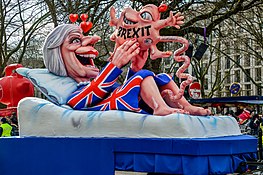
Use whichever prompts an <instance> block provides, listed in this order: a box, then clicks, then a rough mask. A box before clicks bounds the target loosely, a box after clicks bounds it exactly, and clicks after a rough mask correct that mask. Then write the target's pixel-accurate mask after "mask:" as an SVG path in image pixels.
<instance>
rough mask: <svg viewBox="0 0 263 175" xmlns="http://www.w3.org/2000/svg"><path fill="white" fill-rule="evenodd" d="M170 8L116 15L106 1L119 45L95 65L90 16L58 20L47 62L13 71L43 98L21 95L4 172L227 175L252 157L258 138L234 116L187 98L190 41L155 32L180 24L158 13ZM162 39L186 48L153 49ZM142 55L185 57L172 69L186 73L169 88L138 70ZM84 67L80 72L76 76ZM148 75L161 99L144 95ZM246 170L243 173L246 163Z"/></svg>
mask: <svg viewBox="0 0 263 175" xmlns="http://www.w3.org/2000/svg"><path fill="white" fill-rule="evenodd" d="M166 8H167V7H166V6H165V5H161V6H159V7H157V6H155V5H151V4H149V5H146V6H144V7H143V8H142V9H141V10H140V11H135V10H133V9H131V8H126V9H124V10H123V12H122V14H121V16H120V18H116V17H115V10H114V9H113V8H112V9H111V21H110V25H111V26H115V27H116V30H115V32H114V33H113V34H112V36H111V39H112V40H113V41H114V42H115V43H116V45H115V49H114V52H113V54H112V55H111V56H110V58H109V63H108V64H107V65H106V66H105V67H104V69H103V70H102V71H101V72H99V71H98V69H97V68H96V67H95V65H94V62H93V59H95V57H96V56H97V55H98V52H97V50H96V49H95V48H94V47H93V45H94V44H95V43H96V42H97V41H98V40H99V37H98V36H84V35H83V32H84V33H85V32H87V31H89V30H90V29H91V27H92V24H91V23H89V22H86V20H87V18H88V17H87V16H86V15H81V19H82V23H81V24H80V27H79V26H78V25H76V24H64V25H60V26H58V27H56V28H55V29H54V30H53V31H52V32H51V33H50V34H49V36H48V37H47V39H46V41H45V44H44V49H43V52H44V62H45V65H46V67H47V68H46V69H29V68H19V69H17V70H16V71H17V72H18V73H19V74H20V75H22V76H24V77H26V78H27V79H29V80H30V81H31V82H32V83H33V84H34V86H35V87H36V88H37V89H38V90H40V91H41V92H42V93H43V94H44V95H45V96H46V98H47V99H40V98H37V97H27V98H24V99H22V100H21V101H20V102H19V104H18V115H19V127H20V137H19V138H3V139H0V147H1V150H0V161H1V172H2V173H4V174H5V173H6V174H7V173H8V174H63V175H65V174H69V175H71V174H74V175H76V174H77V175H79V174H92V175H113V174H114V172H115V170H122V171H135V172H152V173H167V174H228V173H234V172H236V171H237V170H238V169H239V168H240V167H239V166H240V163H242V162H246V161H253V160H256V158H257V155H256V153H257V139H256V138H254V137H252V136H248V135H242V134H241V132H240V129H239V126H238V123H237V122H236V120H235V119H234V118H233V117H230V116H211V115H209V114H210V111H209V110H208V109H204V108H200V107H195V106H192V105H191V104H190V103H188V102H187V101H186V100H185V98H184V97H183V92H184V88H185V87H186V86H187V85H189V84H191V83H192V77H191V75H189V74H186V73H184V71H185V70H186V69H187V67H188V66H189V64H190V59H189V58H188V57H187V56H186V55H183V53H184V52H185V51H186V50H187V48H188V41H187V40H186V39H184V38H182V37H177V36H159V30H160V29H161V28H164V27H167V26H173V27H177V28H179V26H180V25H181V24H182V23H181V22H180V21H182V19H183V18H182V17H181V15H180V14H175V15H174V14H173V13H172V12H171V13H170V16H169V17H168V18H166V19H160V13H162V12H164V11H166ZM76 18H78V15H74V14H72V15H71V17H70V19H71V21H72V22H75V21H76ZM133 38H136V39H133ZM158 42H179V43H181V44H182V47H181V48H179V49H178V50H176V51H175V52H174V53H173V52H170V51H164V52H162V51H159V50H158V49H157V48H156V44H157V43H158ZM65 53H67V54H65ZM126 53H128V54H127V55H126V57H124V55H125V54H126ZM148 54H149V55H148ZM131 56H132V57H131ZM148 56H149V58H150V59H158V58H167V57H170V56H173V57H174V59H175V60H176V61H179V62H184V64H183V66H182V67H181V68H179V69H178V71H177V73H176V76H178V77H179V78H185V79H186V80H185V81H184V82H182V83H181V85H180V88H175V89H169V85H168V84H169V83H170V82H171V77H169V75H167V74H158V75H155V74H153V73H152V72H150V71H148V70H142V69H141V68H142V67H143V65H144V63H145V61H146V59H148ZM125 59H127V60H126V61H125ZM127 62H131V68H130V72H128V75H127V77H128V78H127V80H126V82H125V83H124V84H123V85H118V86H117V87H115V84H116V79H117V77H118V75H119V74H120V73H121V72H122V71H121V67H123V65H126V63H127ZM119 64H120V65H119ZM74 66H75V67H74ZM118 66H119V67H118ZM73 70H74V71H73ZM85 70H88V71H85ZM87 72H88V73H87ZM83 73H84V75H85V76H80V74H81V75H83ZM140 73H143V74H140ZM130 74H131V75H130ZM86 77H89V78H90V77H92V78H95V79H94V80H91V79H86ZM148 77H151V78H148ZM146 79H147V80H149V79H150V80H151V81H150V82H151V83H153V84H152V85H155V86H156V87H157V86H158V87H159V88H160V89H161V90H163V91H161V92H160V94H157V95H158V96H157V97H155V96H154V95H156V94H151V95H152V96H151V97H153V98H152V100H149V101H148V99H147V98H148V97H149V96H147V95H146V96H145V94H141V93H142V92H144V91H143V83H144V81H145V80H146ZM152 80H153V81H152ZM167 85H168V86H167ZM113 86H114V88H113ZM163 86H164V87H168V88H164V89H163V88H162V87H163ZM173 87H174V84H173ZM153 89H154V88H153ZM148 90H149V91H150V90H151V87H148ZM158 92H159V91H158ZM145 93H147V92H145ZM105 94H108V96H105ZM130 94H131V95H130ZM136 94H137V96H135V95H136ZM159 96H160V97H162V98H164V99H165V101H164V100H163V99H162V100H163V101H161V102H165V103H167V104H165V105H166V106H165V107H164V109H165V110H162V111H158V108H159V107H162V106H161V105H162V104H159V103H158V102H159V101H158V97H159ZM140 100H143V101H145V102H146V103H147V102H148V103H147V104H148V106H149V107H150V108H151V109H152V111H150V112H149V111H147V110H145V109H144V108H143V107H141V105H140V104H139V103H138V101H140ZM94 103H95V104H94ZM164 112H167V113H169V114H165V113H164ZM14 167H15V168H14ZM243 168H244V169H243V170H244V171H245V170H246V168H247V167H243Z"/></svg>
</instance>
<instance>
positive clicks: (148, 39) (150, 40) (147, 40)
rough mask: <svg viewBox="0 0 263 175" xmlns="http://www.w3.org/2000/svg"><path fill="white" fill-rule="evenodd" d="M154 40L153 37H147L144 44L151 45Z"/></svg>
mask: <svg viewBox="0 0 263 175" xmlns="http://www.w3.org/2000/svg"><path fill="white" fill-rule="evenodd" d="M152 42H153V40H152V39H151V38H147V39H145V40H144V44H146V45H151V44H152Z"/></svg>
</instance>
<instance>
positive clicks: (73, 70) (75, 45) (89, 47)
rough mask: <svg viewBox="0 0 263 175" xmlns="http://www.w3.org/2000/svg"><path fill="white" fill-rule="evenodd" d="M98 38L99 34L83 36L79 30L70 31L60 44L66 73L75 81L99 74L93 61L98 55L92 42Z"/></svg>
mask: <svg viewBox="0 0 263 175" xmlns="http://www.w3.org/2000/svg"><path fill="white" fill-rule="evenodd" d="M99 40H100V37H99V36H84V35H83V34H82V33H81V31H79V32H72V33H70V34H69V35H68V36H67V37H66V39H65V40H64V42H63V44H62V45H61V55H62V58H63V61H64V64H65V66H66V70H67V73H68V75H69V76H70V77H72V78H73V79H75V80H76V81H77V82H80V81H83V80H85V81H86V80H88V79H90V78H95V77H96V76H97V75H98V74H99V69H98V68H96V66H95V64H94V61H93V59H95V58H96V56H98V51H97V50H96V49H95V48H94V44H95V43H96V42H98V41H99Z"/></svg>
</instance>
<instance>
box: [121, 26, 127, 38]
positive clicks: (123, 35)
mask: <svg viewBox="0 0 263 175" xmlns="http://www.w3.org/2000/svg"><path fill="white" fill-rule="evenodd" d="M121 37H124V39H126V29H125V28H124V29H123V30H122V34H121Z"/></svg>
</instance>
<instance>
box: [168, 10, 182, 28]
mask: <svg viewBox="0 0 263 175" xmlns="http://www.w3.org/2000/svg"><path fill="white" fill-rule="evenodd" d="M167 19H168V25H169V26H174V27H175V28H177V29H180V26H181V25H182V24H183V23H184V21H183V20H184V16H183V15H182V13H181V12H178V13H176V14H175V15H173V12H172V11H170V16H169V17H168V18H167Z"/></svg>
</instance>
